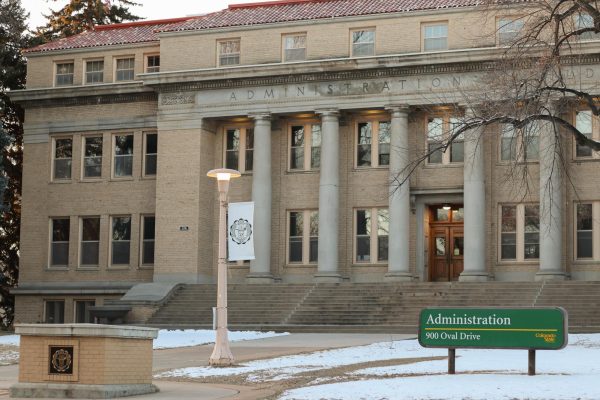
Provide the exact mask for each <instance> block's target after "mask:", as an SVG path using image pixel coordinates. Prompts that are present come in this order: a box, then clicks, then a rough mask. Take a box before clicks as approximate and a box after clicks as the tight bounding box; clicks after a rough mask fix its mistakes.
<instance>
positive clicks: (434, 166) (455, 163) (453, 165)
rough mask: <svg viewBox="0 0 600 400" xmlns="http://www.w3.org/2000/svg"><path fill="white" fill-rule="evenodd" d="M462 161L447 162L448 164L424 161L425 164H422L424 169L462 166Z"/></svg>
mask: <svg viewBox="0 0 600 400" xmlns="http://www.w3.org/2000/svg"><path fill="white" fill-rule="evenodd" d="M464 165H465V164H464V163H463V162H453V163H448V164H442V163H439V164H428V163H425V165H424V166H423V168H424V169H438V168H463V167H464Z"/></svg>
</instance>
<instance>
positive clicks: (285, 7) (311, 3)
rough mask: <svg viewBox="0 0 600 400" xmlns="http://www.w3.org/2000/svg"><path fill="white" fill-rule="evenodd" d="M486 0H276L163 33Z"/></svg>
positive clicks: (231, 8) (236, 8) (234, 9)
mask: <svg viewBox="0 0 600 400" xmlns="http://www.w3.org/2000/svg"><path fill="white" fill-rule="evenodd" d="M485 1H486V0H276V1H269V2H262V3H249V4H234V5H230V6H229V8H227V9H225V10H222V11H218V12H215V13H212V14H207V15H205V16H203V17H202V18H194V19H190V20H189V21H187V22H184V23H182V24H179V25H177V26H172V27H168V28H166V29H164V31H186V30H201V29H211V28H223V27H230V26H246V25H259V24H268V23H276V22H290V21H302V20H314V19H324V18H335V17H349V16H358V15H369V14H384V13H398V12H410V11H418V10H438V9H447V8H458V7H469V6H476V5H479V4H482V3H484V2H485Z"/></svg>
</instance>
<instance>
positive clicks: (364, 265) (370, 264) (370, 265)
mask: <svg viewBox="0 0 600 400" xmlns="http://www.w3.org/2000/svg"><path fill="white" fill-rule="evenodd" d="M351 267H352V268H360V267H367V268H373V267H385V268H387V267H388V262H387V261H382V262H380V263H371V262H365V263H359V262H356V261H355V262H354V263H353V264H352V265H351Z"/></svg>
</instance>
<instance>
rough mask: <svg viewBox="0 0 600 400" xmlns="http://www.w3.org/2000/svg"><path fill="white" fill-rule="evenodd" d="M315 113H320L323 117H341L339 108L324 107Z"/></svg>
mask: <svg viewBox="0 0 600 400" xmlns="http://www.w3.org/2000/svg"><path fill="white" fill-rule="evenodd" d="M315 114H317V115H320V116H321V117H330V118H335V119H338V118H339V117H340V111H339V110H338V109H337V108H323V109H320V110H315Z"/></svg>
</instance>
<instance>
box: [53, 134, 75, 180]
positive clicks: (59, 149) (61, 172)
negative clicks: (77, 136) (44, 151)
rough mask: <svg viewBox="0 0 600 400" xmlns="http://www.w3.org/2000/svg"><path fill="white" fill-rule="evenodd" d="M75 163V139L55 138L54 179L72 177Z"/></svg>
mask: <svg viewBox="0 0 600 400" xmlns="http://www.w3.org/2000/svg"><path fill="white" fill-rule="evenodd" d="M72 164H73V139H72V138H56V139H54V175H53V176H54V179H56V180H59V179H71V166H72Z"/></svg>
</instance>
